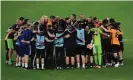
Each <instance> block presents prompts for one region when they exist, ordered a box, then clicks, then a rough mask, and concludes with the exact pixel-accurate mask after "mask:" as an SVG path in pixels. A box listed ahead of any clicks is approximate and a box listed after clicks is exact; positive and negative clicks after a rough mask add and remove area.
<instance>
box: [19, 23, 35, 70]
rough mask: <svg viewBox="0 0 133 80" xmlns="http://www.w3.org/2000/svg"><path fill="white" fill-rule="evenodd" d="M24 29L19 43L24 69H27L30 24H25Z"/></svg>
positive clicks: (30, 34)
mask: <svg viewBox="0 0 133 80" xmlns="http://www.w3.org/2000/svg"><path fill="white" fill-rule="evenodd" d="M24 26H25V29H24V31H23V40H21V42H22V43H23V44H22V46H21V50H22V53H23V54H24V59H25V69H28V60H29V58H28V57H29V55H30V40H31V38H32V34H33V33H32V31H31V24H29V23H28V24H25V25H24Z"/></svg>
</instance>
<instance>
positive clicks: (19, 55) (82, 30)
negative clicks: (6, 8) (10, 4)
mask: <svg viewBox="0 0 133 80" xmlns="http://www.w3.org/2000/svg"><path fill="white" fill-rule="evenodd" d="M5 46H6V63H7V64H9V65H12V64H13V61H12V54H13V52H14V53H15V54H16V56H15V58H16V61H15V63H16V65H15V66H16V67H23V68H24V69H49V68H50V69H60V70H61V69H74V68H82V69H86V68H89V67H90V68H93V67H94V68H102V67H119V66H122V65H123V50H124V47H123V33H122V31H121V29H120V23H119V22H116V21H115V19H113V18H106V19H103V20H100V19H98V18H97V17H91V16H90V17H88V18H85V17H84V15H83V14H81V15H80V16H79V19H77V16H76V14H72V15H71V17H70V18H69V17H66V18H60V17H59V16H53V15H51V16H50V17H48V16H42V17H41V18H40V19H39V20H38V21H34V22H32V23H30V22H29V20H28V19H27V18H24V17H20V18H18V19H17V21H16V24H14V25H12V26H11V27H9V28H8V30H7V32H6V36H5Z"/></svg>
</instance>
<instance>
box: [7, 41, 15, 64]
mask: <svg viewBox="0 0 133 80" xmlns="http://www.w3.org/2000/svg"><path fill="white" fill-rule="evenodd" d="M7 44H8V49H9V51H8V58H9V61H8V64H9V65H11V64H12V60H11V58H12V53H13V49H14V46H13V40H12V39H7Z"/></svg>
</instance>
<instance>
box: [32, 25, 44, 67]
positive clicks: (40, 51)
mask: <svg viewBox="0 0 133 80" xmlns="http://www.w3.org/2000/svg"><path fill="white" fill-rule="evenodd" d="M38 27H39V26H38ZM34 40H35V45H36V65H37V69H40V67H39V63H40V57H41V69H44V57H45V45H44V41H45V34H44V28H43V27H40V28H39V31H38V33H36V34H35V36H34Z"/></svg>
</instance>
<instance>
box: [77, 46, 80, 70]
mask: <svg viewBox="0 0 133 80" xmlns="http://www.w3.org/2000/svg"><path fill="white" fill-rule="evenodd" d="M79 49H80V47H79V46H77V48H76V61H77V68H80V50H79Z"/></svg>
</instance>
